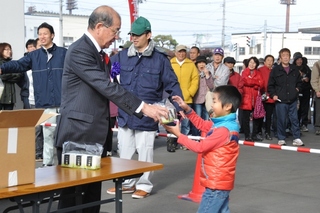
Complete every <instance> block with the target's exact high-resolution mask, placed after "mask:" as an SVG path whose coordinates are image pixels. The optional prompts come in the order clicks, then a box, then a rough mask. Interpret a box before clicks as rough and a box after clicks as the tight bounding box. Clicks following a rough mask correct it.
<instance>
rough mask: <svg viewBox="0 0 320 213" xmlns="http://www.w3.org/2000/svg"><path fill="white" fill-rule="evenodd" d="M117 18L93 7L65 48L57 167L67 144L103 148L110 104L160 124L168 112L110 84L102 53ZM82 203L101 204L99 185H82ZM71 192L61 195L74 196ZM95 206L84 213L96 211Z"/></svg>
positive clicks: (115, 32)
mask: <svg viewBox="0 0 320 213" xmlns="http://www.w3.org/2000/svg"><path fill="white" fill-rule="evenodd" d="M120 27H121V18H120V15H119V14H118V13H117V12H116V11H115V10H114V9H112V8H110V7H108V6H100V7H98V8H96V9H95V10H94V11H93V12H92V14H91V15H90V17H89V22H88V31H87V32H86V33H85V34H84V35H83V36H82V37H81V38H80V39H79V40H77V41H76V42H74V43H73V44H72V45H71V46H70V47H69V49H68V51H67V54H66V58H65V64H64V72H63V78H62V100H61V115H60V117H59V118H58V123H57V132H56V147H57V155H58V161H59V164H61V155H62V145H63V143H64V142H66V141H73V142H86V143H88V142H94V143H100V144H102V145H103V144H104V143H105V141H106V137H107V133H106V132H107V131H106V130H107V129H108V125H109V117H110V115H109V114H110V113H109V100H110V101H112V102H113V103H115V104H116V105H118V107H119V108H121V109H122V110H124V111H125V112H126V113H128V114H129V115H135V116H137V117H140V118H141V117H142V116H143V115H145V116H148V117H151V118H153V119H154V120H155V121H159V120H160V118H161V116H164V117H166V118H167V117H168V110H166V109H165V108H163V107H160V106H154V105H148V104H144V102H143V101H141V100H140V99H138V98H137V97H136V96H134V95H133V94H132V93H130V92H128V91H126V90H125V89H123V88H122V87H121V86H120V85H118V84H116V83H113V82H111V81H110V74H109V71H110V64H108V63H106V62H108V60H109V59H108V58H106V57H105V56H103V55H104V54H103V52H102V49H104V48H108V47H109V46H110V45H111V44H112V42H114V41H115V39H117V38H118V37H119V33H120ZM83 188H84V192H85V193H84V196H83V203H88V202H92V201H96V200H100V199H101V183H93V184H88V185H87V186H84V187H83ZM74 192H75V189H74V188H70V189H66V190H64V192H63V195H67V194H73V193H74ZM74 202H75V199H72V198H70V199H63V200H61V201H60V203H59V208H65V207H68V206H73V205H74ZM99 210H100V206H96V207H92V208H87V209H84V210H83V212H90V213H92V212H99Z"/></svg>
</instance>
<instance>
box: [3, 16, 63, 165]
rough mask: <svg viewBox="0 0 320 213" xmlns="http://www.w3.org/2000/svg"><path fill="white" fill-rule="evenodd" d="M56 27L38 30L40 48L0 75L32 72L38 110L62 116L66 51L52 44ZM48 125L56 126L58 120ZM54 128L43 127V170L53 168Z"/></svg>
mask: <svg viewBox="0 0 320 213" xmlns="http://www.w3.org/2000/svg"><path fill="white" fill-rule="evenodd" d="M54 36H55V34H54V30H53V27H52V26H51V25H50V24H48V23H46V22H44V23H42V24H41V25H40V26H39V27H38V37H39V41H40V43H41V46H42V47H41V48H40V49H37V50H34V51H32V52H30V53H28V54H27V55H26V56H24V57H23V58H21V59H19V60H18V61H10V62H8V63H5V64H3V65H2V66H1V69H0V73H1V72H2V73H9V72H26V71H28V70H30V69H32V77H33V82H34V84H33V86H34V98H35V107H36V108H44V109H45V111H44V113H59V107H60V103H61V79H62V71H63V64H64V58H65V54H66V52H67V49H65V48H63V47H58V46H57V45H56V44H55V43H53V39H54ZM47 122H49V123H51V124H55V123H56V117H52V118H50V119H49V120H48V121H47ZM54 131H55V127H52V126H51V127H44V128H43V137H44V146H43V166H51V165H53V164H54V151H53V144H54V139H53V135H54Z"/></svg>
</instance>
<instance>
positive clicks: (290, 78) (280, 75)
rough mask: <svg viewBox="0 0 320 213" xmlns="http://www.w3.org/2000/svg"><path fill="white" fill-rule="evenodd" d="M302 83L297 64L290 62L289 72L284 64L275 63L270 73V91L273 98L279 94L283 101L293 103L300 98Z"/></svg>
mask: <svg viewBox="0 0 320 213" xmlns="http://www.w3.org/2000/svg"><path fill="white" fill-rule="evenodd" d="M301 85H302V82H301V76H300V72H299V70H298V69H297V67H296V66H295V65H292V64H290V70H289V73H288V74H287V72H286V71H285V70H284V69H283V67H282V65H275V66H274V67H273V68H272V71H271V73H270V77H269V82H268V92H269V94H270V97H271V98H273V96H275V95H277V96H278V98H279V99H280V100H281V103H292V102H294V101H296V100H297V99H298V93H299V91H301ZM296 88H297V89H298V90H299V91H297V89H296Z"/></svg>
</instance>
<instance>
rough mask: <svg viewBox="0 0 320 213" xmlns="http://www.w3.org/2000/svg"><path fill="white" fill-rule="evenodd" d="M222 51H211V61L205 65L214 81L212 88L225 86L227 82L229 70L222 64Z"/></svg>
mask: <svg viewBox="0 0 320 213" xmlns="http://www.w3.org/2000/svg"><path fill="white" fill-rule="evenodd" d="M223 57H224V51H223V49H222V48H220V47H218V48H215V49H214V50H213V61H212V63H209V64H207V69H208V70H209V71H210V72H211V74H212V76H213V79H214V88H216V87H218V86H221V85H227V84H228V82H229V75H230V71H229V68H228V67H227V66H226V65H224V64H223V63H222V59H223Z"/></svg>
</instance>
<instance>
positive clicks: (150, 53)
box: [107, 16, 182, 199]
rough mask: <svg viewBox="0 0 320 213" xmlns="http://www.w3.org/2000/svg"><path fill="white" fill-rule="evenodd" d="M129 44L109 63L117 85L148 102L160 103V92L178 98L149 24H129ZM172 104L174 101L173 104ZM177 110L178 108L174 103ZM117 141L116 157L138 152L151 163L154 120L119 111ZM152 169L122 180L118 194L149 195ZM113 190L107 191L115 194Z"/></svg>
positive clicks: (176, 84) (172, 76)
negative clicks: (116, 71) (116, 72)
mask: <svg viewBox="0 0 320 213" xmlns="http://www.w3.org/2000/svg"><path fill="white" fill-rule="evenodd" d="M129 34H130V35H131V39H132V42H133V44H132V45H131V46H130V47H129V48H128V49H124V50H122V51H120V52H119V54H117V55H114V56H113V57H112V58H111V62H112V63H119V64H120V67H122V68H123V69H121V72H120V85H121V86H123V87H124V88H125V89H127V90H129V91H131V92H132V93H133V94H135V95H136V96H137V97H139V98H140V99H141V100H143V101H144V102H146V103H148V104H154V103H157V102H160V101H161V99H162V94H163V92H166V93H168V94H169V95H170V97H171V96H173V95H178V96H180V97H182V92H181V89H180V85H179V82H178V79H177V76H176V75H175V73H174V72H173V70H172V68H171V65H170V61H169V59H168V57H167V55H166V53H165V52H164V51H163V50H162V49H160V48H158V47H156V46H155V43H154V42H153V40H152V39H151V36H152V33H151V24H150V22H149V21H148V20H147V19H146V18H144V17H142V16H141V17H139V18H138V19H137V20H135V21H134V22H133V24H132V27H131V31H130V32H129ZM175 104H176V103H175ZM176 108H177V111H182V109H181V108H180V107H179V106H178V105H177V104H176ZM118 125H119V130H118V144H119V154H120V158H125V159H131V158H132V156H133V155H134V154H135V152H136V150H137V152H138V160H139V161H146V162H153V148H154V139H155V135H156V132H157V130H158V123H156V122H154V120H153V119H151V118H148V117H143V118H142V119H139V118H137V117H134V116H132V115H128V114H127V113H125V112H124V111H123V110H121V109H120V110H119V116H118ZM152 174H153V172H145V173H143V175H142V176H141V177H140V178H139V179H129V180H126V181H125V182H124V183H123V184H122V186H123V189H122V193H133V194H132V198H138V199H139V198H145V197H147V196H149V195H150V193H151V191H152V188H153V184H152V183H151V177H152ZM115 191H116V189H115V188H111V189H108V190H107V193H109V194H115Z"/></svg>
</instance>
